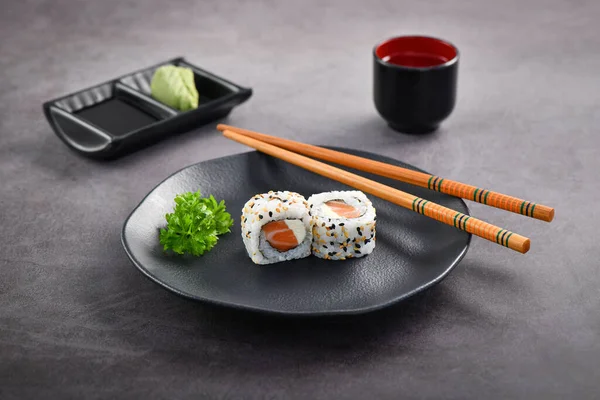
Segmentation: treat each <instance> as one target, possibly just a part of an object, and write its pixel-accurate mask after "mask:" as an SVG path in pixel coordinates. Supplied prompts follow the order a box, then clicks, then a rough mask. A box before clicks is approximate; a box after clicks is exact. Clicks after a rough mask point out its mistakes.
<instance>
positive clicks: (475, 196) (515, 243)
mask: <svg viewBox="0 0 600 400" xmlns="http://www.w3.org/2000/svg"><path fill="white" fill-rule="evenodd" d="M217 129H218V130H220V131H222V132H223V135H224V136H225V137H227V138H228V139H231V140H234V141H236V142H239V143H242V144H245V145H247V146H249V147H252V148H254V149H256V150H258V151H260V152H263V153H265V154H269V155H271V156H273V157H276V158H279V159H282V160H284V161H287V162H289V163H291V164H294V165H296V166H299V167H301V168H304V169H307V170H309V171H312V172H314V173H317V174H319V175H322V176H325V177H328V178H330V179H333V180H335V181H338V182H341V183H344V184H346V185H348V186H350V187H353V188H356V189H358V190H362V191H363V192H366V193H370V194H372V195H374V196H377V197H380V198H382V199H384V200H387V201H389V202H391V203H394V204H396V205H399V206H401V207H404V208H407V209H410V210H412V211H415V212H418V213H420V214H423V215H425V216H427V217H430V218H433V219H435V220H437V221H440V222H443V223H445V224H447V225H452V226H454V227H455V228H457V229H460V230H463V231H466V232H469V233H472V234H474V235H476V236H479V237H482V238H484V239H487V240H489V241H492V242H495V243H497V244H500V245H502V246H505V247H508V248H510V249H512V250H515V251H518V252H520V253H526V252H527V251H529V248H530V240H529V238H527V237H524V236H521V235H519V234H516V233H514V232H510V231H508V230H506V229H503V228H500V227H497V226H495V225H492V224H489V223H487V222H485V221H482V220H479V219H477V218H474V217H471V216H469V215H466V214H463V213H460V212H457V211H455V210H452V209H450V208H447V207H444V206H441V205H439V204H436V203H433V202H430V201H428V200H425V199H423V198H420V197H417V196H414V195H412V194H409V193H406V192H403V191H401V190H398V189H395V188H392V187H389V186H386V185H383V184H381V183H379V182H376V181H372V180H370V179H367V178H364V177H362V176H360V175H356V174H353V173H351V172H348V171H345V170H343V169H340V168H336V167H333V166H331V165H328V164H325V163H322V162H319V161H316V160H313V159H311V158H308V157H305V156H302V155H300V154H297V153H301V154H305V155H307V156H312V157H315V158H319V159H322V160H325V161H330V162H334V163H337V164H340V165H344V166H347V167H350V168H355V169H358V170H362V171H365V172H370V173H374V174H377V175H380V176H384V177H388V178H392V179H397V180H400V181H403V182H407V183H410V184H414V185H417V186H422V187H427V188H429V189H432V190H436V191H439V192H442V193H447V194H450V195H453V196H457V197H462V198H466V199H469V200H474V201H478V202H480V203H483V204H486V205H489V206H493V207H497V208H502V209H504V210H507V211H512V212H517V213H520V214H523V215H527V216H529V217H532V218H536V219H541V220H544V221H548V222H549V221H551V220H552V219H553V218H554V209H552V208H550V207H547V206H544V205H541V204H535V203H531V202H528V201H525V200H521V199H517V198H514V197H511V196H507V195H504V194H500V193H496V192H492V191H489V190H483V189H479V188H477V187H475V186H471V185H466V184H463V183H460V182H455V181H451V180H445V179H443V178H440V177H436V176H433V175H429V174H425V173H421V172H416V171H412V170H408V169H406V168H401V167H397V166H393V165H389V164H386V163H382V162H378V161H374V160H370V159H367V158H363V157H358V156H353V155H350V154H345V153H341V152H337V151H334V150H329V149H324V148H321V147H318V146H313V145H308V144H304V143H300V142H295V141H293V140H288V139H282V138H278V137H274V136H270V135H265V134H262V133H259V132H254V131H250V130H247V129H242V128H237V127H233V126H228V125H223V124H219V125H218V126H217ZM286 149H288V150H286ZM290 150H291V151H290Z"/></svg>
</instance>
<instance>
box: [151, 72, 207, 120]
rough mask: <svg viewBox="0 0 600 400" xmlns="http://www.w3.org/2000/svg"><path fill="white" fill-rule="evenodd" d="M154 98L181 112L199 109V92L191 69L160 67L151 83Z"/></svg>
mask: <svg viewBox="0 0 600 400" xmlns="http://www.w3.org/2000/svg"><path fill="white" fill-rule="evenodd" d="M150 90H151V94H152V97H154V98H155V99H156V100H158V101H160V102H161V103H163V104H166V105H168V106H170V107H173V108H175V109H176V110H180V111H187V110H193V109H195V108H198V91H197V90H196V85H195V84H194V73H193V72H192V70H191V69H189V68H185V67H177V66H175V65H164V66H162V67H159V68H158V69H157V70H156V72H154V76H152V82H151V83H150Z"/></svg>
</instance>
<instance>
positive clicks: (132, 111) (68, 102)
mask: <svg viewBox="0 0 600 400" xmlns="http://www.w3.org/2000/svg"><path fill="white" fill-rule="evenodd" d="M57 105H58V106H59V107H61V108H63V109H65V110H66V111H69V112H71V113H72V114H74V115H76V116H78V117H79V118H81V119H84V120H86V121H87V122H89V123H91V124H93V125H95V126H96V127H98V128H100V129H102V130H104V131H106V133H108V134H109V135H110V136H111V137H113V138H118V137H121V136H125V135H128V134H132V133H133V132H135V131H137V130H139V129H143V128H145V127H146V126H148V125H152V124H154V123H156V122H158V121H161V120H164V119H166V118H169V117H172V116H174V115H175V114H176V111H175V110H173V109H171V108H169V107H167V106H165V105H163V104H161V103H159V102H157V101H155V100H154V99H148V98H146V97H145V96H141V95H140V94H139V93H137V92H135V91H133V90H131V89H130V88H128V87H126V86H124V85H122V84H120V83H118V82H117V83H115V84H106V85H102V86H100V87H97V88H92V89H90V90H87V91H84V92H81V93H79V94H76V95H74V96H71V97H67V98H65V99H64V100H62V101H60V102H57Z"/></svg>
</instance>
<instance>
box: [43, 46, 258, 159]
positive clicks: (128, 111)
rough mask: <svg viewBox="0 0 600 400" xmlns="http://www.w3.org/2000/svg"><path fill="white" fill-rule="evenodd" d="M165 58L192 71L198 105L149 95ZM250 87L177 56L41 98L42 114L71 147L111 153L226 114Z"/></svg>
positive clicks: (106, 155)
mask: <svg viewBox="0 0 600 400" xmlns="http://www.w3.org/2000/svg"><path fill="white" fill-rule="evenodd" d="M167 64H173V65H178V66H184V67H188V68H190V69H192V71H194V78H195V83H196V87H197V88H198V92H199V95H200V96H199V102H198V108H196V109H194V110H189V111H185V112H181V111H178V110H175V109H173V108H171V107H169V106H167V105H164V104H162V103H160V102H158V101H156V100H155V99H154V98H152V96H151V95H150V82H151V80H152V76H153V75H154V71H155V70H156V69H157V68H158V67H160V66H162V65H167ZM251 95H252V89H249V88H245V87H242V86H238V85H236V84H235V83H232V82H230V81H227V80H225V79H223V78H221V77H218V76H216V75H214V74H212V73H210V72H208V71H205V70H203V69H201V68H199V67H196V66H194V65H192V64H190V63H189V62H187V61H185V60H184V59H183V58H182V57H178V58H175V59H172V60H169V61H165V62H163V63H160V64H156V65H153V66H151V67H148V68H145V69H142V70H139V71H135V72H132V73H130V74H127V75H124V76H121V77H118V78H116V79H113V80H110V81H108V82H104V83H101V84H99V85H96V86H93V87H90V88H87V89H84V90H81V91H79V92H77V93H73V94H70V95H67V96H63V97H61V98H58V99H55V100H51V101H48V102H46V103H44V105H43V109H44V114H45V115H46V119H47V120H48V122H49V123H50V125H51V126H52V128H53V129H54V132H55V133H56V135H57V136H58V137H59V138H60V139H62V140H63V141H64V142H65V143H66V144H67V145H68V146H69V147H70V148H72V149H74V150H76V151H77V152H79V153H81V154H84V155H86V156H88V157H92V158H101V159H111V158H116V157H119V156H121V155H124V154H127V153H130V152H132V151H135V150H139V149H141V148H144V147H146V146H148V145H150V144H153V143H156V142H158V141H159V140H162V139H164V138H166V137H169V136H172V135H174V134H178V133H181V132H185V131H189V130H191V129H195V128H197V127H199V126H202V125H204V124H206V123H209V122H212V121H215V120H217V119H219V118H224V117H225V116H227V115H228V114H229V113H230V112H231V110H232V109H233V108H234V107H235V106H237V105H239V104H241V103H243V102H245V101H246V100H248V98H250V96H251Z"/></svg>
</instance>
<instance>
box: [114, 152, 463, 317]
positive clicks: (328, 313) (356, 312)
mask: <svg viewBox="0 0 600 400" xmlns="http://www.w3.org/2000/svg"><path fill="white" fill-rule="evenodd" d="M317 146H320V147H323V148H328V149H332V150H338V151H343V150H354V151H359V152H364V153H371V154H374V153H372V152H370V151H365V150H360V149H352V148H345V147H338V146H324V145H317ZM249 153H260V154H263V153H261V152H259V151H258V150H249V151H245V152H240V153H235V154H230V155H227V156H223V157H213V158H209V159H206V160H203V161H200V162H197V163H194V164H190V165H187V166H185V167H183V168H180V169H178V170H177V171H175V172H173V173H172V174H170V175H169V176H167V177H166V178H165V179H163V180H162V181H160V182H159V183H158V184H156V185H155V186H154V187H153V188H152V190H150V191H149V192H148V193H147V194H146V195H145V196H144V197H143V198H142V199H141V200H140V201H139V203H138V204H137V205H136V206H135V207H134V208H133V210H132V211H131V212H130V213H129V215H128V216H127V218H126V219H125V222H124V223H123V227H122V228H121V245H122V247H123V249H124V250H125V253H126V254H127V257H128V258H129V260H130V261H131V263H132V264H133V265H134V266H135V267H136V268H137V269H138V270H139V271H140V272H141V273H142V274H143V275H144V276H146V278H148V279H150V280H151V281H153V282H154V283H157V284H158V285H159V286H161V287H162V288H163V289H166V290H168V291H170V292H173V293H175V294H177V295H179V296H181V297H183V298H185V299H187V300H194V301H198V302H201V303H206V304H211V305H214V306H219V307H227V308H233V309H237V310H244V311H251V312H257V313H261V314H270V315H278V316H298V317H301V316H314V317H326V316H336V315H361V314H366V313H370V312H373V311H377V310H381V309H384V308H387V307H390V306H393V305H395V304H398V303H401V302H402V301H404V300H406V299H408V298H410V297H413V296H414V295H416V294H418V293H421V292H423V291H425V290H426V289H429V288H430V287H433V286H435V285H437V284H438V283H440V282H441V281H442V280H444V279H445V278H446V277H447V276H448V275H449V274H450V272H452V270H453V269H454V268H455V267H456V266H457V265H458V264H459V263H460V262H461V261H462V260H463V258H464V257H465V255H466V254H467V252H468V250H469V248H470V246H471V240H472V238H473V235H472V234H471V233H468V236H467V243H466V244H465V247H464V248H463V250H462V251H461V252H460V254H459V255H458V256H457V257H456V259H454V261H452V263H451V264H450V265H449V266H448V267H447V268H446V270H445V271H444V272H443V273H442V274H441V275H439V276H438V277H437V278H435V279H434V280H432V281H430V282H428V283H426V284H424V285H421V286H419V287H417V288H416V289H413V290H411V291H409V292H407V293H404V294H403V295H401V296H396V297H394V299H392V300H389V301H386V302H384V303H379V304H377V305H374V306H368V307H359V308H351V309H347V308H346V309H334V310H324V311H282V310H275V309H272V308H263V307H256V306H248V305H245V304H239V303H234V302H226V301H220V300H215V299H209V298H206V297H200V296H194V295H190V294H187V293H184V292H182V291H181V290H179V289H177V288H174V287H172V286H170V285H168V284H166V283H164V282H162V281H161V280H160V279H158V278H157V277H155V276H154V275H153V274H151V273H150V271H148V270H147V269H146V268H144V267H143V265H142V264H141V263H140V262H139V261H138V260H136V258H135V256H134V255H133V254H132V253H131V251H130V249H129V245H128V243H127V238H126V237H125V231H126V229H127V226H128V224H129V221H130V219H131V218H132V217H133V215H134V214H135V213H136V211H137V210H138V209H139V208H140V207H141V206H142V204H144V202H145V201H146V199H147V198H148V197H150V195H151V194H153V193H154V192H155V191H156V190H157V189H158V188H159V187H160V186H162V184H163V183H165V182H166V181H168V180H169V179H171V178H172V177H174V176H175V175H178V174H180V173H181V172H183V171H185V170H187V169H190V168H193V167H195V166H197V165H200V164H204V163H207V162H210V161H215V160H222V159H228V158H234V157H237V156H239V155H242V154H249ZM263 155H265V156H267V155H266V154H263ZM381 157H384V158H387V159H389V160H393V161H396V162H401V163H403V164H405V165H410V166H411V167H413V168H415V170H416V171H419V172H424V173H428V172H426V171H424V170H422V169H420V168H418V167H416V166H414V165H412V164H408V163H405V162H403V161H401V160H398V159H394V158H392V157H388V156H381ZM448 196H450V195H448ZM451 197H454V198H456V199H458V200H459V201H460V202H461V203H462V204H463V205H464V207H465V209H466V212H465V213H464V214H466V215H471V211H470V209H469V206H468V204H467V203H466V202H465V201H464V199H462V198H460V197H455V196H451Z"/></svg>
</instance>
